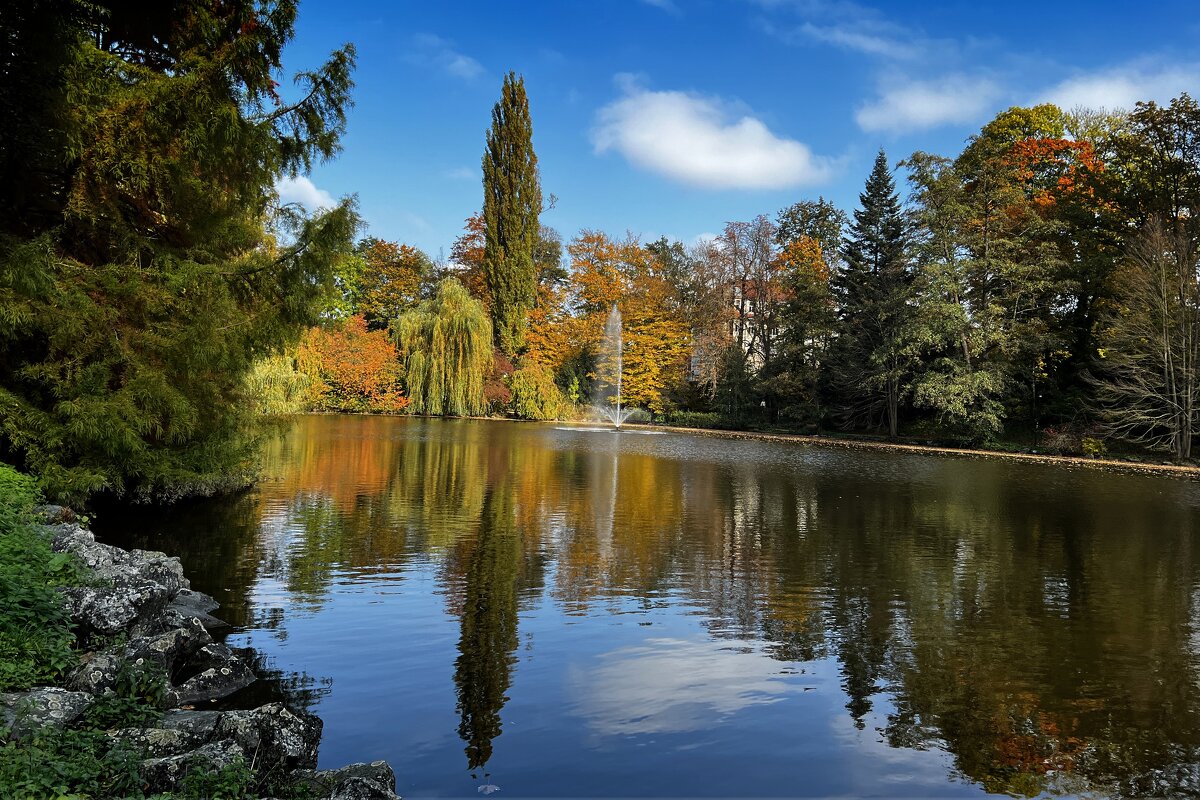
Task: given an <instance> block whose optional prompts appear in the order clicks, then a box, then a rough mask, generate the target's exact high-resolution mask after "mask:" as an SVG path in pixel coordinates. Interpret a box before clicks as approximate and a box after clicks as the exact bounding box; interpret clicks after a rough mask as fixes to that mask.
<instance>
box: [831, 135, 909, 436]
mask: <svg viewBox="0 0 1200 800" xmlns="http://www.w3.org/2000/svg"><path fill="white" fill-rule="evenodd" d="M859 203H860V205H861V206H862V207H861V208H859V209H858V210H856V211H855V212H854V222H853V224H852V225H851V226H850V232H849V235H848V236H847V237H846V239H845V241H844V244H843V246H842V258H843V260H844V262H845V266H844V268H843V269H842V270H840V271H839V272H838V273H837V274H836V275H835V276H834V279H833V290H834V294H835V296H836V298H837V299H838V301H839V306H840V308H839V313H838V321H837V338H836V340H835V347H834V354H833V361H832V363H831V369H832V371H833V374H834V376H835V381H836V384H837V386H838V393H839V395H840V401H841V404H842V406H843V409H844V412H845V415H846V420H847V421H848V422H849V423H851V424H854V423H858V424H861V423H867V424H877V423H878V422H880V421H882V422H883V423H884V424H885V425H886V427H887V430H888V434H889V435H890V436H891V437H893V438H895V436H896V434H897V432H898V428H899V421H900V400H901V396H902V394H903V393H904V391H905V390H906V388H907V381H908V379H909V377H910V375H911V370H912V366H913V361H914V358H913V352H912V349H911V342H910V341H909V338H908V337H909V324H910V321H911V318H912V306H911V300H912V287H913V275H914V273H913V270H912V265H911V262H910V255H909V233H908V230H907V226H906V221H905V218H904V214H903V213H902V212H901V209H900V200H899V198H898V196H897V195H896V184H895V181H894V180H893V179H892V173H891V170H890V169H889V167H888V161H887V156H886V155H884V152H883V151H882V150H880V151H879V155H878V156H876V158H875V165H874V167H873V168H872V169H871V174H870V176H869V177H868V178H867V184H866V188H865V190H864V191H863V193H862V194H860V195H859Z"/></svg>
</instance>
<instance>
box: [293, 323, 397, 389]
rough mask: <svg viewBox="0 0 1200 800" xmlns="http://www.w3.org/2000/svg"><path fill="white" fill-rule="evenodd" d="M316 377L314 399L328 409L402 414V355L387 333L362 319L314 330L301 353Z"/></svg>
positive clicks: (299, 356)
mask: <svg viewBox="0 0 1200 800" xmlns="http://www.w3.org/2000/svg"><path fill="white" fill-rule="evenodd" d="M297 361H298V362H299V363H300V365H301V368H302V369H303V370H304V371H305V372H307V373H309V375H311V376H312V377H313V382H312V393H311V397H312V399H313V401H314V403H315V405H316V406H317V407H318V408H323V409H327V410H329V411H368V412H384V413H395V412H398V411H403V410H404V408H405V407H406V406H408V404H409V400H408V398H407V397H405V396H404V395H403V394H402V392H401V390H400V375H401V366H400V354H399V352H398V351H397V350H396V346H395V345H394V344H392V341H391V339H389V338H388V335H387V332H386V331H368V330H367V322H366V320H365V319H363V317H361V316H354V317H350V318H348V319H346V320H345V321H344V322H342V323H341V324H340V325H336V326H333V327H329V328H312V329H311V330H309V332H308V333H307V334H305V336H304V340H303V341H302V342H301V343H300V348H299V350H298V352H297Z"/></svg>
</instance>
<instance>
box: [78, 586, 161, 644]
mask: <svg viewBox="0 0 1200 800" xmlns="http://www.w3.org/2000/svg"><path fill="white" fill-rule="evenodd" d="M63 596H64V598H65V600H66V602H65V605H66V608H67V613H68V614H69V615H70V617H71V621H72V622H73V623H75V625H76V627H77V628H78V630H79V634H80V638H81V639H83V640H84V641H87V640H89V639H91V638H92V637H93V636H96V635H100V636H112V635H113V634H115V633H120V632H122V631H124V630H126V629H128V628H132V627H133V626H134V625H135V624H136V623H137V622H139V621H140V620H150V619H153V618H155V617H157V616H159V615H161V614H162V612H163V610H164V609H165V608H166V607H167V602H168V601H169V600H170V592H169V591H168V589H167V587H166V586H164V585H162V584H161V583H157V582H155V581H147V580H139V581H133V582H129V583H122V584H120V585H114V586H72V587H69V588H67V589H64V590H63Z"/></svg>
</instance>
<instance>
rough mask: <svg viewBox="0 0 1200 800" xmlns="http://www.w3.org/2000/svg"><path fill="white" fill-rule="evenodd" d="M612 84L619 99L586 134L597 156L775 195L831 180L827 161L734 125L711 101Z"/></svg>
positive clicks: (721, 104)
mask: <svg viewBox="0 0 1200 800" xmlns="http://www.w3.org/2000/svg"><path fill="white" fill-rule="evenodd" d="M619 80H620V81H621V82H622V84H623V86H624V90H625V94H624V96H623V97H621V98H620V99H618V100H615V101H613V102H612V103H610V104H608V105H607V106H605V107H604V108H602V109H600V111H599V113H598V115H597V124H596V126H595V128H594V129H593V131H592V141H593V144H594V145H595V150H596V152H597V153H606V152H608V151H610V150H615V151H617V152H618V153H620V154H621V155H623V156H624V157H625V158H626V159H627V160H628V161H629V162H630V163H632V164H634V165H635V166H638V167H641V168H643V169H648V170H651V171H652V172H657V173H659V174H661V175H666V176H667V177H669V178H672V179H674V180H677V181H680V182H682V183H687V184H690V185H692V186H702V187H705V188H710V189H781V188H784V187H790V186H797V185H800V184H807V183H817V182H820V181H823V180H825V179H827V178H829V177H830V175H831V173H832V165H831V163H830V161H829V159H827V158H823V157H820V156H814V155H813V153H812V151H811V150H809V148H808V147H807V146H806V145H804V144H803V143H801V142H797V141H795V140H793V139H785V138H781V137H779V136H776V135H775V134H774V133H772V132H771V131H770V129H768V128H767V126H766V125H764V124H763V123H762V121H760V120H758V119H756V118H754V117H751V116H741V117H736V118H735V115H734V114H733V113H731V111H730V110H729V108H727V105H728V104H726V103H725V101H722V100H720V99H719V98H715V97H703V96H700V95H696V94H690V93H686V92H655V91H650V90H647V89H643V88H641V87H639V86H637V85H636V84H635V83H634V82H633V81H632V79H631V78H629V77H628V76H621V77H619Z"/></svg>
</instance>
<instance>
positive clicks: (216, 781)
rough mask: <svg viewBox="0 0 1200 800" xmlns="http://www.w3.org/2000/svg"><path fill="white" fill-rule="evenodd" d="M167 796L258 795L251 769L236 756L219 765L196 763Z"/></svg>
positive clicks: (242, 798) (217, 798) (241, 799)
mask: <svg viewBox="0 0 1200 800" xmlns="http://www.w3.org/2000/svg"><path fill="white" fill-rule="evenodd" d="M167 796H168V797H171V798H174V800H253V798H256V797H258V792H257V791H256V786H255V779H254V772H253V771H252V770H251V769H250V767H248V766H247V765H246V762H245V761H243V760H241V759H239V760H237V761H234V762H233V763H232V764H226V765H225V766H223V767H221V768H220V769H212V768H211V767H210V766H208V765H198V766H196V767H194V768H193V769H191V770H190V771H189V772H188V773H187V775H185V776H184V778H183V780H182V781H180V784H179V788H178V790H176V791H175V792H174V793H172V794H171V795H167Z"/></svg>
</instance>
